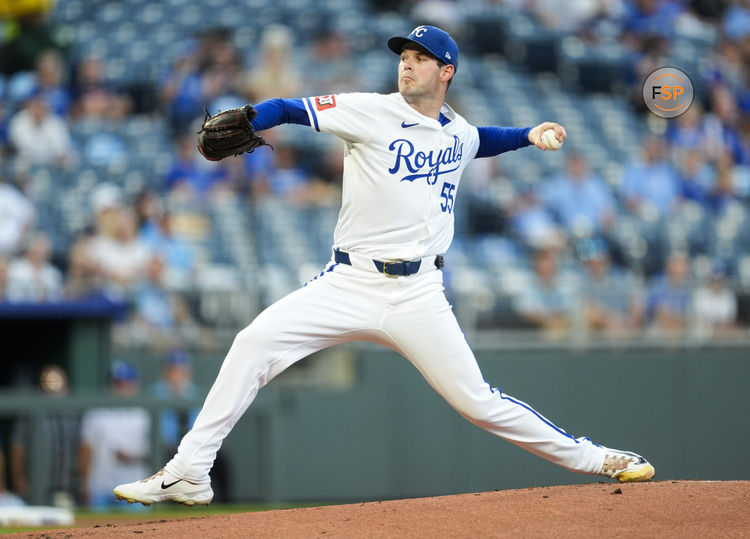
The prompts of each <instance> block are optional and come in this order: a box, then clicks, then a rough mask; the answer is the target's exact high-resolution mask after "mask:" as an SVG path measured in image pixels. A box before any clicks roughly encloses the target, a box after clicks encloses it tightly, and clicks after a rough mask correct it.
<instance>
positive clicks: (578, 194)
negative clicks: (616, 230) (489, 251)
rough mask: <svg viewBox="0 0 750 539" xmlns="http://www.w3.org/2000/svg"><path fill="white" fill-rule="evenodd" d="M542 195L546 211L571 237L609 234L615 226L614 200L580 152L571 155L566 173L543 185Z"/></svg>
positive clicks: (567, 161)
mask: <svg viewBox="0 0 750 539" xmlns="http://www.w3.org/2000/svg"><path fill="white" fill-rule="evenodd" d="M541 192H542V198H543V200H544V202H545V205H546V207H547V208H548V209H549V211H550V212H551V213H552V215H554V216H555V217H557V219H558V220H559V221H560V223H562V225H563V227H564V228H565V229H566V230H567V231H568V233H569V234H574V235H577V236H590V235H592V234H601V233H606V232H608V231H610V230H611V228H612V225H613V224H614V220H615V200H614V197H613V196H612V193H611V192H610V190H609V187H608V186H607V184H605V183H604V180H602V179H601V178H600V177H599V176H597V175H596V174H594V173H593V172H591V171H590V170H589V168H588V166H587V163H586V160H585V159H584V157H583V156H582V155H581V154H579V153H577V152H571V153H569V154H568V156H567V160H566V167H565V172H564V173H563V174H561V175H560V176H558V177H556V178H553V179H552V180H551V181H550V182H549V183H546V184H545V185H542V187H541Z"/></svg>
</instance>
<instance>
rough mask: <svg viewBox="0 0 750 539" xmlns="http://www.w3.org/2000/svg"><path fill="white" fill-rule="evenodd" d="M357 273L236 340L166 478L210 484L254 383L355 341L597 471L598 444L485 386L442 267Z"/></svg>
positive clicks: (303, 294) (533, 442)
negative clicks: (401, 360)
mask: <svg viewBox="0 0 750 539" xmlns="http://www.w3.org/2000/svg"><path fill="white" fill-rule="evenodd" d="M356 258H357V260H359V258H358V257H356ZM354 261H355V260H354V258H353V260H352V263H354ZM369 263H370V264H371V261H369ZM355 266H362V264H361V263H360V264H355ZM362 267H366V266H362ZM362 267H353V266H350V265H345V264H331V265H329V266H328V268H327V269H326V271H324V272H323V273H321V275H320V276H319V277H317V278H315V279H314V280H313V281H310V282H309V283H308V284H307V285H305V286H304V287H302V288H300V289H299V290H297V291H295V292H293V293H291V294H289V295H288V296H286V297H285V298H283V299H281V300H279V301H278V302H276V303H275V304H273V305H271V306H270V307H268V308H267V309H266V310H265V311H263V312H262V313H261V314H260V315H258V317H257V318H256V319H255V320H254V321H253V322H252V323H251V324H250V325H249V326H248V327H246V328H245V329H243V330H242V331H240V332H239V333H238V334H237V336H236V338H235V340H234V343H233V344H232V347H231V348H230V350H229V352H228V354H227V356H226V358H225V360H224V363H223V364H222V366H221V369H220V371H219V374H218V376H217V378H216V381H215V382H214V384H213V387H212V388H211V391H210V392H209V394H208V396H207V397H206V401H205V403H204V405H203V409H202V410H201V411H200V413H199V414H198V417H197V418H196V420H195V423H194V425H193V428H192V429H191V430H190V432H188V433H187V434H186V435H185V437H184V438H183V439H182V441H181V443H180V446H179V448H178V451H177V454H176V455H175V456H174V458H173V459H172V460H171V461H170V462H169V463H168V464H167V466H166V467H167V470H168V471H169V472H170V473H172V474H173V475H175V476H176V477H181V478H183V479H186V480H188V481H191V482H195V483H203V482H208V481H209V472H210V470H211V467H212V465H213V462H214V459H215V458H216V453H217V451H218V450H219V448H220V447H221V444H222V441H223V440H224V438H225V437H226V436H227V435H228V434H229V432H230V431H231V430H232V427H234V425H235V423H236V422H237V421H238V420H239V418H240V417H241V416H242V414H243V413H244V412H245V410H246V409H247V408H248V406H250V403H252V402H253V400H254V398H255V396H256V395H257V393H258V390H259V389H260V388H261V387H263V386H264V385H266V384H267V383H268V382H270V381H271V380H272V379H273V378H274V377H275V376H276V375H278V374H280V373H281V372H282V371H284V370H285V369H286V368H288V367H289V366H291V365H292V364H293V363H295V362H296V361H299V360H300V359H302V358H304V357H307V356H309V355H310V354H312V353H313V352H316V351H318V350H321V349H323V348H326V347H328V346H331V345H334V344H338V343H343V342H349V341H354V340H364V341H372V342H376V343H379V344H382V345H384V346H387V347H389V348H391V349H393V350H395V351H397V352H399V353H400V354H402V355H403V356H404V357H406V358H407V359H408V360H409V361H411V362H412V363H413V364H414V366H415V367H416V368H417V369H418V370H419V372H421V373H422V375H423V376H424V378H425V379H426V380H427V382H428V383H429V384H430V385H431V386H432V387H433V388H434V389H435V391H437V392H438V393H439V394H440V395H441V396H442V397H443V398H444V399H445V400H446V401H448V403H449V404H450V405H451V406H453V408H455V409H456V411H458V413H459V414H461V415H462V416H463V417H465V418H466V419H468V420H469V421H471V422H472V423H474V424H476V425H478V426H480V427H482V428H483V429H485V430H487V431H489V432H491V433H492V434H495V435H497V436H500V437H501V438H504V439H506V440H508V441H510V442H512V443H514V444H517V445H519V446H520V447H522V448H524V449H526V450H528V451H530V452H532V453H534V454H536V455H538V456H540V457H542V458H545V459H547V460H549V461H551V462H553V463H555V464H558V465H560V466H563V467H565V468H568V469H570V470H572V471H576V472H581V473H597V472H598V471H599V470H600V469H601V466H602V464H603V462H604V450H603V449H602V448H601V447H599V446H597V445H595V444H593V443H591V442H590V441H589V440H588V439H585V438H579V439H575V438H574V437H572V436H570V435H569V434H567V433H565V432H564V431H563V430H562V429H560V428H558V427H556V426H555V425H554V424H553V423H552V422H551V421H549V420H548V419H546V418H545V417H543V416H542V415H540V414H539V413H537V412H536V411H534V410H533V409H532V408H531V407H530V406H529V405H528V404H526V403H524V402H522V401H519V400H517V399H515V398H513V397H511V396H509V395H506V394H504V393H502V392H501V391H500V390H499V389H494V388H492V387H491V386H490V385H489V384H488V383H487V382H486V381H485V380H484V378H483V377H482V373H481V372H480V370H479V366H478V365H477V362H476V359H475V358H474V354H473V353H472V351H471V349H470V348H469V345H468V343H467V342H466V338H465V337H464V334H463V332H462V331H461V328H460V327H459V325H458V322H457V321H456V318H455V316H454V315H453V311H452V309H451V307H450V305H449V304H448V301H447V300H446V298H445V295H444V292H443V274H442V272H441V271H438V270H435V269H434V267H433V268H430V269H429V271H426V272H420V273H418V274H415V275H410V276H407V277H387V276H384V275H382V274H380V273H376V272H375V271H369V270H368V269H362Z"/></svg>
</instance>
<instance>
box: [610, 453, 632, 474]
mask: <svg viewBox="0 0 750 539" xmlns="http://www.w3.org/2000/svg"><path fill="white" fill-rule="evenodd" d="M635 462H638V459H637V458H635V457H632V456H630V455H624V454H622V453H607V454H606V455H605V456H604V464H602V473H605V474H615V473H617V472H621V471H623V470H625V469H626V468H627V467H628V466H630V465H631V464H633V463H635Z"/></svg>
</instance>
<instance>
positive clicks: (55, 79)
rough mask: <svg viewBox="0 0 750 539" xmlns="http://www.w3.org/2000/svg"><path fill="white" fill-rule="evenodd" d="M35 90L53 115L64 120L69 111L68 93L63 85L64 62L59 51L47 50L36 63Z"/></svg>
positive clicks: (69, 99) (64, 84) (69, 98)
mask: <svg viewBox="0 0 750 539" xmlns="http://www.w3.org/2000/svg"><path fill="white" fill-rule="evenodd" d="M36 89H37V91H38V92H40V93H41V95H42V96H43V97H44V99H45V100H46V101H47V106H48V107H49V109H50V111H52V112H53V113H54V114H56V115H58V116H60V117H61V118H65V117H66V116H67V114H68V110H69V109H70V103H71V97H70V91H68V88H67V86H66V83H65V61H64V59H63V57H62V54H60V52H59V51H57V50H55V49H49V50H46V51H44V52H43V53H42V54H40V55H39V57H38V58H37V61H36Z"/></svg>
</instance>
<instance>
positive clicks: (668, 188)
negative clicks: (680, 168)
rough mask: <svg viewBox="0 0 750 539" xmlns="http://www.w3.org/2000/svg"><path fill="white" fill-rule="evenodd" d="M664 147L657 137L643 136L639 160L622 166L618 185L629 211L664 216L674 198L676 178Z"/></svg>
mask: <svg viewBox="0 0 750 539" xmlns="http://www.w3.org/2000/svg"><path fill="white" fill-rule="evenodd" d="M665 149H666V148H665V142H664V140H663V139H662V138H661V137H657V136H649V137H646V138H644V140H643V143H642V145H641V153H642V158H641V160H640V161H636V162H631V163H629V164H628V165H627V166H626V167H625V171H624V173H623V180H622V186H621V189H622V195H623V197H624V199H625V203H626V205H627V207H628V209H629V210H630V211H632V212H634V213H638V214H641V215H648V214H655V215H656V216H665V215H669V213H670V212H671V211H672V209H673V208H674V206H675V204H676V203H677V202H678V200H679V189H680V187H679V180H678V178H677V173H676V171H675V169H674V167H672V165H671V164H670V163H669V161H668V160H667V159H666V157H665Z"/></svg>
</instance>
